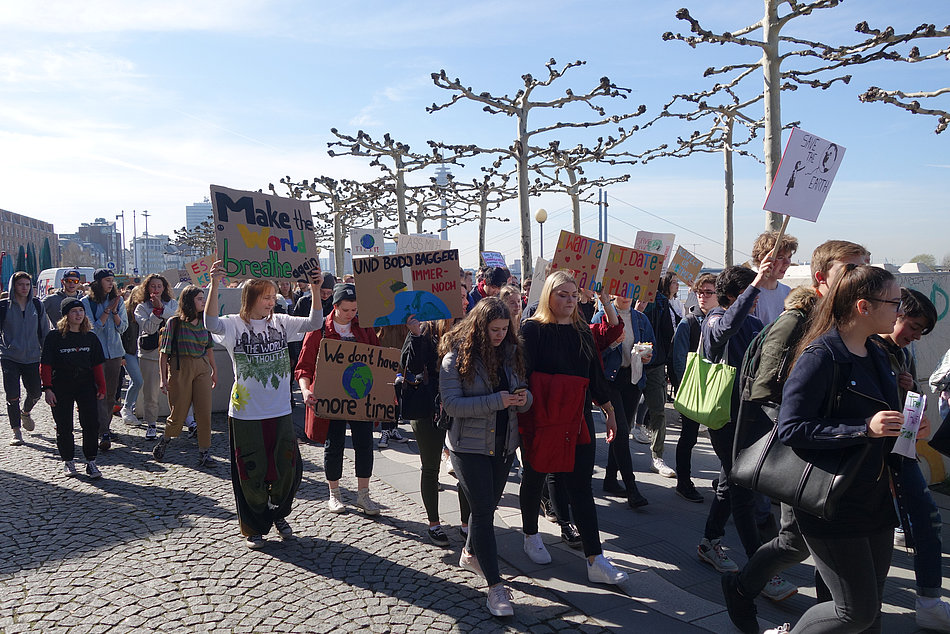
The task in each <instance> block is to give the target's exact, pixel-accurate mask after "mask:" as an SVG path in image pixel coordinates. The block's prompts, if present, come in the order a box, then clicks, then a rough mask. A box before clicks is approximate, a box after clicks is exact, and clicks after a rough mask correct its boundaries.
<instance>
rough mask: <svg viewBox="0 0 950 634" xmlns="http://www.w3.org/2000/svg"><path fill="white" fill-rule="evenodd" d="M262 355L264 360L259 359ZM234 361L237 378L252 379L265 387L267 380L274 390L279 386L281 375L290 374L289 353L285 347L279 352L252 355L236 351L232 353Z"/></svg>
mask: <svg viewBox="0 0 950 634" xmlns="http://www.w3.org/2000/svg"><path fill="white" fill-rule="evenodd" d="M262 357H263V358H265V359H266V360H265V361H260V358H262ZM234 361H235V365H237V379H238V380H241V379H254V380H255V381H257V382H259V383H260V384H261V385H263V386H265V387H266V386H267V383H268V381H269V382H270V384H271V385H272V386H274V389H275V390H276V389H277V388H279V387H280V380H281V378H282V377H285V376H290V355H289V354H288V353H287V350H286V349H285V350H282V351H280V353H268V354H263V355H253V356H251V355H247V354H242V353H239V352H238V353H236V354H235V355H234Z"/></svg>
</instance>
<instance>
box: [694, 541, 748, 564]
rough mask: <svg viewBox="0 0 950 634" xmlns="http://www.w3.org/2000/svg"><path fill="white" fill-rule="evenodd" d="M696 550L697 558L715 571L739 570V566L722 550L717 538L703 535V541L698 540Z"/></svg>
mask: <svg viewBox="0 0 950 634" xmlns="http://www.w3.org/2000/svg"><path fill="white" fill-rule="evenodd" d="M696 552H697V554H698V555H699V558H700V559H701V560H702V561H705V562H706V563H707V564H709V565H710V566H712V567H713V568H715V569H716V572H719V573H723V572H739V566H737V565H736V562H734V561H732V560H731V559H729V556H728V555H727V554H726V553H724V552H723V550H722V544H721V543H720V542H719V540H718V539H713V540H708V539H706V538H705V537H703V541H701V542H699V546H698V547H697V548H696Z"/></svg>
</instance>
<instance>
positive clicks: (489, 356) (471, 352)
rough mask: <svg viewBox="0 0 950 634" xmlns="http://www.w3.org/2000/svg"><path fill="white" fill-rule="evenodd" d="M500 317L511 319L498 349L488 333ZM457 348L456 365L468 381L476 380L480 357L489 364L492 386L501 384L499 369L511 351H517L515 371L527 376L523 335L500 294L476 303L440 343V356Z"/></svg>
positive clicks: (520, 375)
mask: <svg viewBox="0 0 950 634" xmlns="http://www.w3.org/2000/svg"><path fill="white" fill-rule="evenodd" d="M496 319H504V320H505V321H507V322H508V332H507V334H505V338H504V339H503V340H502V342H501V344H499V346H498V347H497V348H495V347H493V346H492V345H491V340H490V338H489V336H488V324H490V323H491V322H493V321H495V320H496ZM453 350H454V351H455V355H456V356H455V364H456V367H457V368H458V372H459V376H460V377H462V379H463V380H465V381H466V382H468V383H471V382H472V381H473V380H474V379H475V366H476V362H478V361H479V360H480V361H481V362H482V364H483V365H484V366H485V370H486V371H487V373H488V378H489V380H490V381H491V384H492V387H495V386H497V385H498V369H499V367H500V366H501V365H502V364H503V363H504V361H505V355H507V354H509V351H512V350H513V352H514V359H513V362H514V370H515V374H516V375H517V376H518V377H519V378H524V375H525V371H524V353H523V352H522V350H521V338H520V337H518V335H517V333H515V332H514V329H512V328H511V311H509V310H508V306H506V305H505V302H503V301H501V300H500V299H498V298H497V297H486V298H484V299H482V300H481V301H480V302H478V303H477V304H475V307H474V308H472V310H471V311H469V313H468V315H466V317H465V319H463V320H462V321H460V322H459V323H457V324H456V325H455V327H454V328H452V330H451V331H450V332H449V333H448V335H446V336H445V337H442V339H441V341H440V342H439V356H440V357H444V356H445V355H446V354H448V353H449V352H450V351H453Z"/></svg>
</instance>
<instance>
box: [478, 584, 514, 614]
mask: <svg viewBox="0 0 950 634" xmlns="http://www.w3.org/2000/svg"><path fill="white" fill-rule="evenodd" d="M485 605H487V606H488V611H489V612H491V614H492V616H514V614H515V609H514V608H513V607H512V606H511V593H510V592H509V591H508V588H506V587H505V586H504V584H501V583H497V584H495V585H493V586H492V587H490V588H489V589H488V600H487V601H486V603H485Z"/></svg>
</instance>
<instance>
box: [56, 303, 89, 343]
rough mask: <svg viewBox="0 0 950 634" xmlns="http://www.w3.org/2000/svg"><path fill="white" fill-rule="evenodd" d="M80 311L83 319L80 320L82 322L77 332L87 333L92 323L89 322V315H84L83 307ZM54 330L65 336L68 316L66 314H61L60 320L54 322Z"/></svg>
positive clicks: (67, 327)
mask: <svg viewBox="0 0 950 634" xmlns="http://www.w3.org/2000/svg"><path fill="white" fill-rule="evenodd" d="M82 313H83V317H84V319H83V320H82V323H81V324H79V332H81V333H87V332H89V331H90V330H92V324H91V323H89V317H88V316H86V310H85V309H83V311H82ZM56 330H58V331H59V334H61V335H62V336H64V337H65V336H66V333H67V332H69V317H68V316H66V315H63V316H62V317H61V318H60V320H59V321H57V322H56Z"/></svg>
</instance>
